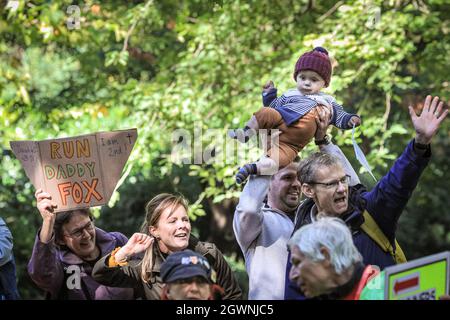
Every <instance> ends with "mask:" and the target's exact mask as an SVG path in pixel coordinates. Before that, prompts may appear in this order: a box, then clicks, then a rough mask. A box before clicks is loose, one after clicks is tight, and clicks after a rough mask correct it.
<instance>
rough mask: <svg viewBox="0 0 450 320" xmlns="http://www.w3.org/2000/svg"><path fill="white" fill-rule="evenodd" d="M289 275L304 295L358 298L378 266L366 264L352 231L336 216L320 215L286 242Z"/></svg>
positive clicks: (377, 269)
mask: <svg viewBox="0 0 450 320" xmlns="http://www.w3.org/2000/svg"><path fill="white" fill-rule="evenodd" d="M288 247H289V250H290V251H291V263H292V267H291V270H290V273H289V278H290V280H291V281H292V282H295V283H296V285H297V286H298V287H299V288H300V289H301V290H302V292H303V293H304V295H305V296H306V297H307V298H313V297H319V298H320V297H321V296H325V295H326V298H327V299H339V300H359V297H360V295H361V291H362V290H363V289H364V287H365V286H366V285H367V282H368V281H369V280H370V279H372V278H373V277H375V276H376V275H377V274H379V268H378V267H376V266H372V265H367V266H365V265H364V264H363V263H362V256H361V254H360V253H359V251H358V249H357V248H356V247H355V245H354V244H353V239H352V235H351V233H350V230H349V228H348V227H347V226H346V225H345V223H344V222H343V221H342V220H340V219H338V218H330V217H321V218H319V219H318V220H317V221H315V222H313V223H311V224H308V225H305V226H303V227H302V228H300V229H299V230H298V231H296V232H295V233H294V235H293V236H292V238H291V239H290V240H289V242H288Z"/></svg>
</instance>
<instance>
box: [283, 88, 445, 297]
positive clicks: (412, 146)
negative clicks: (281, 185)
mask: <svg viewBox="0 0 450 320" xmlns="http://www.w3.org/2000/svg"><path fill="white" fill-rule="evenodd" d="M409 112H410V116H411V120H412V122H413V125H414V129H415V131H416V136H415V138H414V139H413V140H412V141H411V142H410V143H409V144H408V146H407V147H406V149H405V151H404V152H403V154H402V155H400V157H399V158H398V159H397V161H396V162H395V163H394V165H393V166H392V168H391V169H390V170H389V172H388V174H387V175H385V176H384V177H383V178H381V180H380V181H379V182H378V183H377V184H376V185H375V187H374V188H373V189H372V190H370V191H367V190H366V189H365V187H364V186H362V185H360V184H357V185H354V184H353V183H351V181H349V178H348V176H347V173H346V171H345V170H344V167H343V166H342V164H341V163H340V160H339V159H338V158H336V157H333V156H330V155H329V154H325V153H316V154H313V155H311V156H310V157H308V158H307V159H305V160H303V162H302V163H301V164H300V165H299V171H298V174H299V179H300V181H301V183H302V187H301V188H302V192H303V193H304V194H305V196H307V197H308V198H309V199H308V200H306V201H304V202H303V203H302V204H301V205H300V207H299V210H298V213H297V215H298V219H297V220H296V225H295V228H294V231H295V230H297V229H299V228H300V227H302V226H304V225H306V224H309V223H311V222H314V221H316V220H317V217H318V216H320V215H325V216H333V217H339V218H341V219H342V220H344V222H345V223H346V224H347V226H348V227H349V228H350V230H351V232H352V236H353V241H354V243H355V245H356V247H357V248H358V250H359V252H360V253H361V255H362V257H363V262H364V264H365V265H369V264H370V265H377V266H378V267H380V268H381V269H384V268H385V267H388V266H391V265H393V264H395V263H398V262H404V261H406V258H405V256H404V254H403V252H402V251H401V249H400V247H399V246H398V243H396V240H395V232H396V228H397V222H398V219H399V218H400V214H401V213H402V211H403V209H404V208H405V206H406V204H407V202H408V200H409V198H410V197H411V194H412V192H413V191H414V189H415V187H416V185H417V183H418V181H419V178H420V175H421V174H422V171H423V170H424V169H425V167H426V166H427V164H428V162H429V160H430V157H431V148H430V143H431V140H432V138H433V136H434V135H435V133H436V132H437V130H438V128H439V125H440V124H441V122H442V121H443V120H444V118H445V117H446V116H447V114H448V110H444V109H443V102H439V98H438V97H434V99H432V98H431V96H427V98H426V99H425V102H424V107H423V110H422V112H421V115H420V116H417V115H416V114H415V111H414V110H413V108H412V107H409ZM349 185H350V187H349ZM380 240H382V241H380ZM286 262H287V270H290V267H291V266H290V263H289V261H288V260H286ZM288 273H289V271H288ZM285 289H286V292H285V298H286V299H304V295H303V294H302V292H301V291H300V290H299V289H298V287H297V286H296V285H295V283H293V282H291V281H290V280H289V278H288V277H286V286H285Z"/></svg>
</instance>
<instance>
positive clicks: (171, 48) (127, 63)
mask: <svg viewBox="0 0 450 320" xmlns="http://www.w3.org/2000/svg"><path fill="white" fill-rule="evenodd" d="M76 3H79V9H80V10H79V12H78V13H77V12H68V7H69V6H70V5H72V4H73V3H72V1H51V2H49V1H21V2H20V5H19V7H18V10H17V11H15V12H12V11H11V10H9V9H4V10H3V11H2V12H1V13H0V15H1V18H0V34H1V40H0V144H1V146H2V150H3V154H2V158H1V160H0V161H1V164H2V166H1V168H2V169H1V171H0V176H1V179H2V183H1V186H0V208H1V209H2V216H3V217H5V218H6V220H7V222H8V224H9V225H10V227H11V229H12V231H13V234H14V235H15V254H16V255H17V260H18V264H19V277H20V287H21V291H22V295H23V296H24V297H26V298H28V297H30V298H36V297H38V296H39V294H38V291H36V289H35V288H34V287H33V286H32V285H31V284H30V281H29V279H28V278H27V276H26V274H25V265H26V262H27V260H28V258H29V256H30V252H31V248H32V244H33V241H34V234H35V231H36V230H37V229H38V227H39V224H40V217H39V214H38V212H37V210H36V209H35V201H34V199H33V192H34V190H33V188H32V186H31V185H30V183H29V181H28V179H27V178H26V177H25V175H24V172H23V170H22V169H21V167H20V165H19V163H18V161H17V160H16V159H15V158H14V157H13V155H12V154H11V153H10V152H9V141H11V140H21V139H22V140H25V139H47V138H51V137H62V136H70V135H80V134H84V133H89V132H95V131H100V130H113V129H124V128H130V127H137V128H138V133H139V137H138V141H137V144H136V146H135V150H134V151H133V153H132V155H131V157H130V159H129V162H128V166H131V167H130V168H131V170H130V172H129V175H128V177H127V178H126V179H125V181H124V183H123V184H122V186H121V187H120V188H119V190H118V193H117V194H115V195H114V199H113V201H112V202H111V205H113V207H108V206H106V207H105V208H103V209H102V210H101V211H100V212H99V219H98V224H99V225H100V226H101V227H104V228H105V229H116V230H121V231H123V232H124V233H126V234H127V235H128V236H130V235H131V234H132V233H133V232H135V231H136V230H137V229H138V228H139V225H140V224H141V222H142V220H143V215H144V206H145V203H146V201H148V200H149V199H150V198H151V197H152V196H153V195H155V194H157V193H158V192H163V191H166V192H167V191H169V192H181V193H183V194H185V195H186V196H187V197H188V198H189V200H190V203H191V204H192V205H191V208H190V215H191V217H192V219H193V220H195V222H194V229H195V228H197V226H199V225H200V223H202V221H205V220H208V219H210V220H211V221H212V220H213V218H212V216H213V214H212V208H211V207H212V206H220V205H224V204H225V203H228V202H229V201H230V200H233V201H234V200H235V199H236V198H237V197H238V196H239V193H240V187H238V186H236V185H235V183H234V173H235V170H236V169H237V167H238V166H240V165H242V164H243V163H244V162H243V159H240V160H237V159H236V158H235V157H227V156H226V157H225V160H227V161H223V160H222V161H211V162H208V163H195V162H194V160H195V159H196V157H198V156H199V155H201V154H202V151H205V148H210V149H215V151H216V157H215V159H220V157H221V156H223V155H224V153H225V154H226V151H227V149H228V148H229V147H230V145H229V142H228V141H227V140H226V139H227V138H226V131H227V129H229V128H236V127H239V126H242V125H243V124H244V123H245V122H246V121H247V120H248V119H249V117H250V116H251V114H252V113H253V112H255V111H257V110H258V108H260V106H261V102H260V91H261V86H262V85H263V84H264V83H265V82H266V81H267V80H269V79H272V80H273V81H274V82H275V84H276V85H277V87H278V90H279V93H281V92H283V91H285V90H287V89H289V88H291V87H293V86H294V82H293V79H292V71H293V66H294V64H295V61H296V59H297V58H298V56H299V55H300V54H301V53H303V52H305V51H306V50H310V49H311V48H312V47H313V46H317V45H322V46H324V47H326V48H327V49H328V50H329V52H330V55H331V56H332V58H333V59H334V61H335V62H334V73H333V76H332V81H331V85H330V87H329V88H328V89H327V91H328V93H330V94H332V95H334V96H335V97H336V98H337V100H338V101H339V102H341V103H342V104H343V106H344V108H345V109H346V110H348V111H354V112H357V113H358V114H360V115H361V117H362V126H361V127H360V129H358V130H357V134H356V139H357V141H358V143H359V144H360V146H361V148H362V149H363V151H364V152H365V154H366V155H367V159H368V161H369V163H370V165H371V166H372V168H373V171H374V174H375V176H376V177H377V178H380V177H381V176H382V175H383V174H384V173H386V171H387V169H388V168H389V167H390V166H391V165H392V163H393V161H394V160H395V159H396V157H397V155H399V154H400V153H401V152H402V150H403V148H404V146H405V145H406V143H407V142H408V140H410V138H411V137H412V136H413V130H412V126H411V123H410V119H409V115H408V111H407V106H408V105H413V106H414V107H415V108H416V110H419V109H420V107H421V103H422V101H423V99H424V97H425V96H426V95H427V94H433V95H439V96H440V97H441V98H443V99H444V100H447V101H448V99H449V97H450V92H449V90H448V72H447V70H448V65H449V56H448V52H449V49H450V41H449V33H448V17H447V16H446V14H447V12H448V11H449V6H448V4H447V2H446V1H444V0H440V1H438V0H433V1H427V2H425V1H419V0H412V1H406V0H402V1H393V0H384V1H383V0H373V1H363V0H353V1H340V2H338V3H336V1H327V0H324V1H307V0H302V1H298V0H296V1H294V0H281V1H256V0H253V1H231V0H230V1H214V2H211V1H200V0H192V1H184V2H182V3H180V2H179V1H174V0H169V1H122V2H120V1H101V2H98V1H93V0H88V1H83V2H75V4H76ZM77 18H79V28H77V27H76V25H74V24H73V22H74V20H73V19H77ZM179 129H183V130H185V132H187V133H189V135H190V138H191V140H190V142H189V143H188V146H189V147H190V148H187V149H185V150H178V151H179V153H180V154H181V151H183V152H185V153H186V155H187V156H188V157H190V159H191V160H192V162H191V163H187V164H178V163H174V162H173V161H172V160H173V158H172V156H173V155H174V152H173V150H174V147H175V146H176V141H173V140H174V135H173V133H174V131H175V130H179ZM208 129H216V130H217V131H215V132H208V131H207V130H208ZM200 131H202V134H198V135H196V134H195V133H196V132H200ZM331 133H332V135H333V138H334V141H335V142H336V143H337V144H338V145H339V146H341V147H342V149H343V150H344V152H345V154H346V155H347V156H348V157H349V159H350V161H351V162H352V164H353V165H354V166H355V168H359V167H360V166H359V165H358V163H357V162H356V160H355V159H354V156H353V151H352V147H351V132H350V131H345V132H342V131H339V130H337V129H332V130H331ZM449 133H450V127H449V121H448V120H447V121H446V122H445V123H444V125H443V127H442V129H441V130H440V132H439V134H438V136H436V138H435V142H434V145H433V154H434V155H433V160H432V161H431V163H430V165H429V167H428V168H427V170H426V171H425V172H424V174H423V177H422V179H421V181H420V183H419V185H418V187H417V189H416V191H415V192H414V194H413V196H412V199H411V201H410V202H409V204H408V207H407V210H406V212H405V214H404V215H403V216H402V218H401V220H400V223H399V241H400V242H401V243H402V244H403V247H404V249H405V251H406V253H407V255H408V256H409V257H411V258H412V257H418V256H423V255H427V254H430V253H433V252H437V251H439V250H443V249H444V248H448V246H449V245H450V229H449V226H450V221H449V219H450V216H449V215H448V214H447V213H446V211H447V208H448V204H449V201H448V191H447V190H448V182H447V181H449V179H450V177H449V162H448V159H449V157H450V154H449V150H450V148H449V145H448V144H449V139H448V138H449V135H450V134H449ZM195 147H199V148H201V149H202V150H201V151H200V152H199V151H198V150H197V151H196V150H195V149H194V148H195ZM313 150H314V146H313V145H310V146H308V147H307V148H306V149H305V150H304V151H303V152H302V156H306V155H307V154H308V153H310V152H312V151H313ZM209 151H211V150H209ZM221 152H222V154H221ZM260 155H261V150H258V149H257V148H251V149H250V150H248V153H247V154H246V157H247V158H248V159H257V158H258V157H259V156H260ZM247 158H246V159H247ZM213 159H214V158H213ZM241 160H242V161H241ZM361 178H362V180H363V181H364V182H367V184H368V185H369V186H370V185H373V182H372V181H371V178H370V177H369V176H368V175H367V173H363V172H361ZM229 211H230V212H227V217H228V219H231V218H232V209H229ZM210 220H208V221H210ZM228 226H230V224H228ZM201 231H202V232H203V234H206V237H205V239H202V240H208V239H207V238H214V236H215V232H214V231H210V230H206V231H205V230H201ZM228 231H230V230H228ZM208 232H209V233H208ZM222 233H225V231H224V230H222ZM223 238H225V237H223ZM221 249H222V250H223V251H224V253H226V254H229V255H233V254H238V255H240V254H241V253H240V252H239V250H236V244H235V241H234V240H233V239H231V240H229V241H228V240H227V241H225V242H224V243H223V245H222V247H221ZM233 251H234V252H233ZM235 257H236V259H235V260H236V261H238V260H239V259H238V258H237V256H235ZM240 257H241V256H240ZM240 263H241V262H236V264H237V265H239V264H240ZM239 268H240V269H239ZM239 268H238V269H239V270H241V271H240V272H242V270H243V267H242V264H241V265H240V267H239Z"/></svg>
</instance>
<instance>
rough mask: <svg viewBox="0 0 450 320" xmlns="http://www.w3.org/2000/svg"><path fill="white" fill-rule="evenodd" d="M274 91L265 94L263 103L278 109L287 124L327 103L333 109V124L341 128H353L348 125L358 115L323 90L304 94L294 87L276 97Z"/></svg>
mask: <svg viewBox="0 0 450 320" xmlns="http://www.w3.org/2000/svg"><path fill="white" fill-rule="evenodd" d="M275 90H276V89H275ZM274 92H276V91H272V92H269V93H268V94H266V95H264V94H263V103H264V105H269V107H271V108H274V109H275V110H277V111H278V112H279V113H280V114H281V116H282V118H283V120H284V122H285V123H286V125H287V126H290V125H292V124H293V123H294V122H296V121H298V120H299V119H300V118H301V117H303V116H304V115H305V114H307V113H308V112H309V111H311V110H312V109H313V108H315V107H317V106H318V105H325V106H327V107H329V108H330V109H331V111H332V117H331V124H333V125H334V126H336V127H338V128H340V129H351V128H352V127H351V126H349V125H348V122H349V121H350V118H351V117H353V116H357V115H356V114H350V113H347V112H345V111H344V108H343V107H342V106H341V105H340V104H338V103H337V102H336V100H335V99H334V98H333V97H332V96H330V95H327V94H324V93H322V92H319V93H318V94H311V95H304V94H302V93H301V92H300V91H299V90H298V89H297V88H294V89H290V90H288V91H286V92H285V93H283V94H282V95H281V97H279V98H276V93H275V95H274ZM270 98H273V100H272V101H271V102H270V104H269V103H268V102H269V101H270V100H268V99H270Z"/></svg>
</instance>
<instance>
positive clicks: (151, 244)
mask: <svg viewBox="0 0 450 320" xmlns="http://www.w3.org/2000/svg"><path fill="white" fill-rule="evenodd" d="M145 211H146V216H145V221H144V223H143V224H142V227H141V232H140V233H135V234H133V236H132V237H131V238H130V240H129V241H128V242H127V243H126V245H125V246H123V247H118V248H116V249H114V250H113V251H112V252H111V253H110V254H108V255H106V256H105V257H103V258H102V259H100V260H99V261H98V262H97V263H96V265H95V267H94V271H93V274H92V275H93V277H94V279H95V280H96V281H98V282H99V283H102V284H104V285H108V286H113V287H133V288H135V290H136V291H135V292H138V296H139V297H141V298H143V299H149V300H158V299H160V298H161V293H162V290H163V282H162V279H161V274H160V267H161V264H162V263H163V262H164V261H165V260H166V258H167V256H168V255H169V254H171V253H173V252H178V251H182V250H185V249H190V250H193V251H195V252H197V253H199V254H201V255H202V256H204V257H205V258H206V259H207V260H208V262H209V263H210V264H211V266H212V269H213V270H214V272H215V275H216V283H217V284H218V285H220V286H221V287H222V288H223V289H224V291H225V295H224V299H241V297H242V292H241V289H240V287H239V285H238V282H237V280H236V278H235V277H234V274H233V273H232V271H231V268H230V266H229V265H228V263H227V262H226V261H225V259H224V257H223V255H222V253H221V252H220V251H219V249H217V247H216V246H215V245H214V244H213V243H208V242H201V241H199V240H198V239H196V238H195V237H194V236H192V235H191V223H190V221H189V216H188V213H187V211H188V205H187V202H186V200H185V199H184V197H182V196H180V195H173V194H168V193H163V194H159V195H157V196H156V197H154V198H153V199H152V200H150V201H149V202H148V204H147V205H146V208H145Z"/></svg>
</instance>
